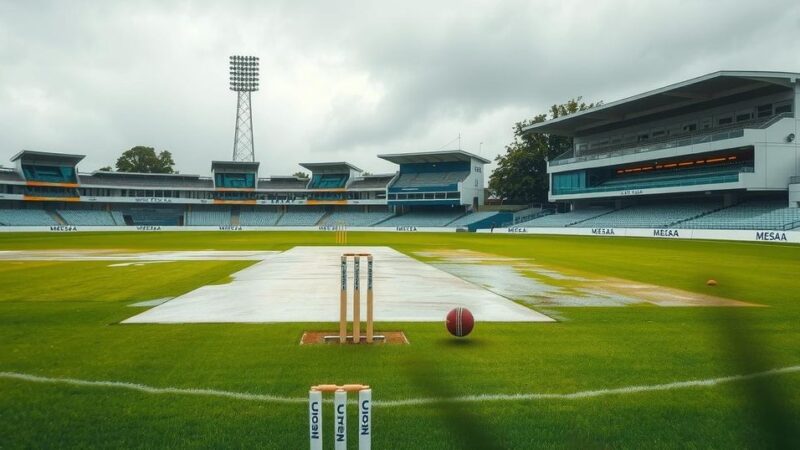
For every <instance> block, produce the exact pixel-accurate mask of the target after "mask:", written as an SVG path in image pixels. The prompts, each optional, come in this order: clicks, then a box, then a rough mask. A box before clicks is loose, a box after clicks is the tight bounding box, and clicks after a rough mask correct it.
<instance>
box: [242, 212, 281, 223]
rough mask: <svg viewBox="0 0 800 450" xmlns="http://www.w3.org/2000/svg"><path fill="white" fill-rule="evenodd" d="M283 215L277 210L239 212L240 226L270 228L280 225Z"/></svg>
mask: <svg viewBox="0 0 800 450" xmlns="http://www.w3.org/2000/svg"><path fill="white" fill-rule="evenodd" d="M281 215H282V213H280V212H278V210H276V209H257V210H242V211H241V212H239V225H242V226H251V227H268V226H273V225H277V224H278V220H280V218H281Z"/></svg>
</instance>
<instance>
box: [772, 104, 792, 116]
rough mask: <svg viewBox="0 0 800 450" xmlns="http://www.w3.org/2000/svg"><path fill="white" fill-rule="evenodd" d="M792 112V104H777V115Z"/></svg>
mask: <svg viewBox="0 0 800 450" xmlns="http://www.w3.org/2000/svg"><path fill="white" fill-rule="evenodd" d="M790 112H792V104H791V103H790V102H781V103H776V104H775V114H783V113H790Z"/></svg>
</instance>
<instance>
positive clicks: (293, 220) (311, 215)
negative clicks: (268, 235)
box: [277, 207, 325, 227]
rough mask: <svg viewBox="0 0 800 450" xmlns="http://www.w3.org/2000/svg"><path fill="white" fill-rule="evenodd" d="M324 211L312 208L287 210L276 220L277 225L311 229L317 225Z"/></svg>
mask: <svg viewBox="0 0 800 450" xmlns="http://www.w3.org/2000/svg"><path fill="white" fill-rule="evenodd" d="M324 215H325V211H323V210H322V209H318V208H313V207H298V208H289V210H288V211H286V213H284V214H283V216H281V218H280V219H279V220H278V223H277V224H278V225H280V226H288V227H303V226H306V227H311V226H314V225H316V224H317V222H319V220H320V219H322V216H324Z"/></svg>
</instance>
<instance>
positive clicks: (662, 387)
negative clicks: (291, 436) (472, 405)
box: [372, 366, 800, 407]
mask: <svg viewBox="0 0 800 450" xmlns="http://www.w3.org/2000/svg"><path fill="white" fill-rule="evenodd" d="M797 372H800V366H790V367H783V368H780V369H772V370H767V371H764V372H757V373H751V374H747V375H732V376H729V377H720V378H709V379H706V380H689V381H677V382H674V383H665V384H650V385H643V386H627V387H621V388H612V389H597V390H592V391H578V392H573V393H570V394H545V393H542V394H537V393H532V394H481V395H465V396H463V397H451V398H410V399H406V400H385V401H380V400H376V401H373V402H372V404H373V406H383V407H391V406H414V405H425V404H429V403H461V402H492V401H515V400H516V401H519V400H577V399H584V398H594V397H604V396H607V395H623V394H636V393H639V392H656V391H671V390H675V389H686V388H693V387H710V386H716V385H719V384H723V383H730V382H734V381H746V380H752V379H756V378H765V377H771V376H776V375H782V374H787V373H797Z"/></svg>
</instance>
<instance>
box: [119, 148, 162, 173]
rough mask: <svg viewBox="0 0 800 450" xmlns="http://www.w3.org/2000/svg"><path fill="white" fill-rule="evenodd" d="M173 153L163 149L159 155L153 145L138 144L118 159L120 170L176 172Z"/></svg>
mask: <svg viewBox="0 0 800 450" xmlns="http://www.w3.org/2000/svg"><path fill="white" fill-rule="evenodd" d="M174 165H175V161H173V159H172V153H170V152H168V151H166V150H163V151H161V152H160V153H159V154H158V155H156V151H155V149H154V148H153V147H142V146H136V147H133V148H132V149H130V150H127V151H125V152H124V153H123V154H122V156H120V157H119V159H117V170H118V171H119V172H140V173H175V170H174V169H173V166H174Z"/></svg>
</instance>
